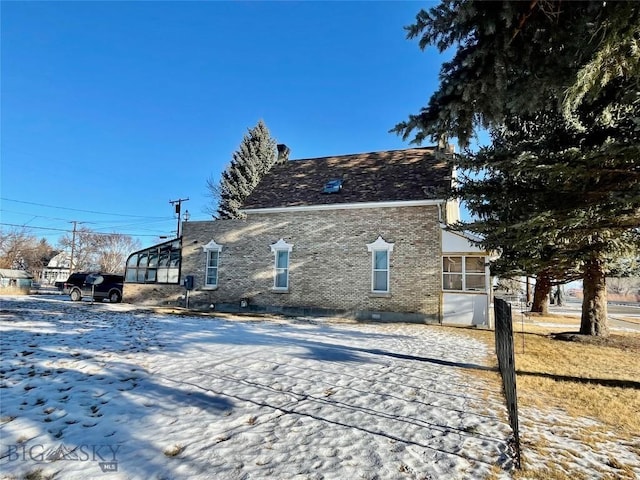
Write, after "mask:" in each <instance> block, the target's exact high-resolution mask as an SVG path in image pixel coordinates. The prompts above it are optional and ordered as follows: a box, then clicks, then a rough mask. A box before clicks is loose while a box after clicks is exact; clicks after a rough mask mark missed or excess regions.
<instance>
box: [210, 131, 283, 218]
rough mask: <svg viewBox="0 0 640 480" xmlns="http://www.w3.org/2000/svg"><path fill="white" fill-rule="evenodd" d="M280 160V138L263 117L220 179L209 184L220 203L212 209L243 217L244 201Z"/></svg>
mask: <svg viewBox="0 0 640 480" xmlns="http://www.w3.org/2000/svg"><path fill="white" fill-rule="evenodd" d="M276 160H277V153H276V141H275V140H274V139H273V138H272V137H271V134H270V133H269V129H268V128H267V126H266V125H265V124H264V122H263V121H262V120H260V121H259V122H258V124H257V125H256V126H255V127H253V128H250V129H249V130H248V132H247V134H246V135H245V136H244V138H243V139H242V142H240V146H239V147H238V150H236V151H235V152H234V153H233V158H232V160H231V163H230V164H229V165H228V166H227V168H226V170H225V171H224V172H222V178H221V179H220V182H219V183H217V184H216V183H215V182H214V181H212V180H211V179H210V180H209V181H208V182H207V187H208V189H209V192H210V194H211V196H212V197H213V198H214V201H217V207H215V208H212V209H210V211H211V213H213V214H214V217H217V218H220V219H226V218H241V217H242V214H241V212H240V209H241V208H242V205H243V204H244V201H245V200H246V199H247V197H248V196H249V195H250V194H251V192H252V191H253V189H254V188H255V187H256V185H258V182H259V181H260V179H261V178H262V177H263V176H264V175H265V174H266V173H267V172H268V171H269V170H270V169H271V167H272V166H273V165H274V163H275V162H276Z"/></svg>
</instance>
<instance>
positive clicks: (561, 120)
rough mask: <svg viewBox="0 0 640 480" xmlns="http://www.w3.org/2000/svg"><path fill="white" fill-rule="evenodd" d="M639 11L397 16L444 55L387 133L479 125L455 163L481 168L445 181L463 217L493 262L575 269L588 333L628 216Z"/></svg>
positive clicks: (573, 5) (512, 4) (636, 199)
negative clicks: (437, 71)
mask: <svg viewBox="0 0 640 480" xmlns="http://www.w3.org/2000/svg"><path fill="white" fill-rule="evenodd" d="M639 12H640V5H639V4H637V3H635V2H630V1H627V2H602V1H590V2H560V1H543V0H533V1H532V2H516V1H502V2H480V1H476V0H456V1H443V2H442V3H441V4H440V5H438V6H437V7H434V8H432V9H430V10H429V11H421V12H420V13H419V14H418V16H417V19H416V24H415V25H413V26H411V27H408V31H409V37H412V38H413V37H419V36H420V37H421V41H420V45H421V47H422V48H425V47H426V46H428V45H436V46H437V47H438V48H439V49H440V50H441V51H442V50H445V49H447V48H451V47H455V48H456V53H455V55H454V57H453V59H452V61H450V62H447V63H445V64H444V65H443V67H442V69H441V84H440V88H439V89H438V90H437V91H436V92H435V93H434V94H433V95H432V96H431V98H430V101H429V104H428V105H427V106H426V107H424V108H423V109H422V110H421V112H420V113H419V114H418V115H412V116H410V118H409V120H408V121H406V122H403V123H400V124H399V125H397V126H396V128H395V130H396V131H397V132H398V133H401V134H402V135H403V136H404V137H405V138H408V137H409V136H411V135H412V134H413V135H414V137H413V141H414V142H418V143H419V142H421V141H422V140H424V139H427V138H430V139H432V140H435V139H440V138H441V137H442V136H456V137H458V139H459V141H460V142H461V143H462V144H463V145H466V144H467V143H468V141H469V140H470V138H471V137H472V135H473V134H474V131H475V130H476V129H477V128H478V127H486V128H490V129H491V130H492V131H493V133H494V135H493V143H492V147H491V148H490V149H487V150H485V151H483V152H481V153H480V154H479V155H472V156H470V157H469V161H468V162H467V164H466V165H465V166H466V167H468V168H471V169H472V170H473V169H475V170H476V171H478V170H483V169H484V168H485V167H486V170H485V171H483V172H482V173H484V174H486V176H484V177H482V176H481V177H480V179H479V180H477V181H475V182H467V184H466V187H465V184H464V183H465V182H463V186H462V188H461V189H460V190H459V192H458V193H459V194H461V195H462V198H463V199H465V200H467V202H470V204H471V205H472V210H473V209H474V208H475V213H477V214H479V222H475V223H474V224H473V225H471V224H470V225H466V226H467V227H471V228H472V229H474V230H475V231H477V232H482V233H484V234H485V235H487V237H486V238H487V240H486V242H487V244H488V245H491V244H492V242H493V245H495V246H498V247H499V250H500V251H501V252H502V254H503V260H502V263H503V264H509V263H510V262H511V263H513V264H514V265H519V266H521V267H523V266H524V267H526V268H537V269H538V273H539V274H542V275H543V276H544V278H550V277H553V276H556V277H561V276H562V275H566V273H564V274H563V273H562V272H563V270H564V271H565V272H571V271H573V269H575V268H580V269H581V270H582V274H583V276H584V284H585V300H584V303H583V315H582V326H581V331H582V332H583V333H588V334H592V335H606V334H607V328H606V325H607V323H606V297H605V285H604V278H605V273H606V271H607V264H608V258H610V256H612V255H617V254H619V253H620V252H621V251H623V250H624V249H625V248H626V247H627V246H628V245H629V243H630V242H633V241H634V238H635V237H634V235H635V233H636V231H635V230H634V228H635V227H637V226H638V225H639V224H640V188H639V186H640V167H639V158H640V154H639V153H640V152H639V150H638V137H639V134H640V121H639V119H640V114H639V107H640V103H639V102H640V88H639V83H638V82H639V75H638V73H639V72H638V67H639V65H640V62H638V57H639V56H640V49H639V48H638V40H639V36H638V34H639V32H640V31H639V22H638V20H639V15H640V14H639ZM606 52H610V53H611V55H612V56H611V58H605V57H606ZM474 202H475V203H474Z"/></svg>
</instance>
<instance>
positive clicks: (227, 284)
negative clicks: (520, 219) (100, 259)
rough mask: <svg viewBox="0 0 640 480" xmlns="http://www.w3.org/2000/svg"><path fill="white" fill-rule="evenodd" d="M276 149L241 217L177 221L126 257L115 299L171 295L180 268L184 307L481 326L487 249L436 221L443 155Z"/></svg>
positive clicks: (452, 216)
mask: <svg viewBox="0 0 640 480" xmlns="http://www.w3.org/2000/svg"><path fill="white" fill-rule="evenodd" d="M279 151H280V155H279V161H278V163H277V164H276V165H275V166H274V167H273V168H272V169H271V170H270V171H269V173H268V174H267V175H265V176H264V177H263V179H262V180H261V182H260V183H259V184H258V186H257V187H256V188H255V190H254V191H253V192H252V194H251V195H250V197H249V198H248V199H247V201H246V202H245V205H244V209H243V212H244V214H245V215H246V218H244V219H234V220H212V221H194V222H184V223H183V225H182V226H183V228H182V237H181V238H180V239H176V240H173V241H171V242H166V243H164V244H160V245H157V246H154V247H151V248H150V249H145V250H144V251H140V252H136V253H134V254H133V255H132V256H131V257H130V258H129V260H128V264H127V272H126V279H125V282H126V283H125V288H124V296H125V300H126V301H130V302H134V303H137V302H139V303H156V304H160V303H163V302H164V303H166V302H171V301H175V300H176V299H177V298H178V297H180V296H184V295H185V294H186V290H185V288H184V286H183V283H184V279H186V278H187V276H191V277H192V278H193V282H194V285H193V287H194V288H193V290H191V291H189V292H188V299H189V306H190V307H191V308H202V309H206V310H215V311H266V312H274V313H285V314H302V315H305V314H312V315H323V314H326V315H343V316H349V317H353V318H356V319H362V320H382V321H384V320H398V321H417V322H446V323H463V324H487V323H488V319H487V306H488V286H489V278H488V270H487V267H486V261H485V258H486V254H485V253H483V252H481V251H479V250H478V249H477V248H475V247H473V246H472V245H471V243H469V241H468V240H467V239H466V238H464V237H461V236H459V235H457V234H454V233H451V232H447V231H445V230H444V229H443V226H444V225H445V224H446V223H447V222H453V221H456V220H457V219H458V205H457V203H456V202H451V201H449V202H448V201H446V200H444V199H443V195H442V194H441V193H440V192H442V191H443V189H444V187H446V186H448V185H449V184H450V182H451V181H452V171H451V167H450V166H448V164H447V163H446V162H445V161H444V160H443V158H442V156H443V155H445V154H446V153H444V152H438V153H437V152H436V151H435V149H433V148H412V149H406V150H394V151H384V152H374V153H364V154H355V155H341V156H334V157H324V158H315V159H305V160H295V161H289V160H288V158H287V156H288V149H287V148H286V147H284V146H283V145H279ZM171 258H173V259H174V260H173V262H172V260H171ZM447 295H449V297H447ZM452 302H454V303H456V305H457V304H459V306H460V307H461V308H458V306H456V305H453V304H452ZM470 308H471V311H469V309H470Z"/></svg>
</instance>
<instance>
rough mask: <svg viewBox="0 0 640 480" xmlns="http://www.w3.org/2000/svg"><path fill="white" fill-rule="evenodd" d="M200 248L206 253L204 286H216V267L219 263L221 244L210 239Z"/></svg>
mask: <svg viewBox="0 0 640 480" xmlns="http://www.w3.org/2000/svg"><path fill="white" fill-rule="evenodd" d="M202 249H203V250H204V251H205V252H206V253H207V265H206V272H205V279H204V285H205V287H209V288H216V287H217V286H218V267H219V265H220V252H221V251H222V245H218V244H217V243H216V242H215V240H211V241H210V242H209V243H207V244H206V245H205V246H204V247H202Z"/></svg>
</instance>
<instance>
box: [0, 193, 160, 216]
mask: <svg viewBox="0 0 640 480" xmlns="http://www.w3.org/2000/svg"><path fill="white" fill-rule="evenodd" d="M0 200H2V201H4V202H15V203H23V204H25V205H35V206H37V207H47V208H57V209H60V210H69V211H72V212H83V213H93V214H96V215H111V216H114V217H129V218H155V219H162V220H167V217H148V216H143V215H127V214H125V213H107V212H96V211H94V210H81V209H79V208H69V207H58V206H55V205H47V204H44V203H36V202H26V201H24V200H14V199H12V198H6V197H0Z"/></svg>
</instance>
